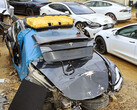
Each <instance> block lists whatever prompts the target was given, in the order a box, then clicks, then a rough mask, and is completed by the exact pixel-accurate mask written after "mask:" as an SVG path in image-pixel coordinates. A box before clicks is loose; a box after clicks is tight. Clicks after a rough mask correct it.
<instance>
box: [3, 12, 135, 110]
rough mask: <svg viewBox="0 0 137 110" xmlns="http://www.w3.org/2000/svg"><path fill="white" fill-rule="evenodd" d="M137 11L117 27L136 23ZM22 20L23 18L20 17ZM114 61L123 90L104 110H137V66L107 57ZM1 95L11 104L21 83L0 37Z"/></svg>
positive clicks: (109, 55) (5, 107)
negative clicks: (122, 79)
mask: <svg viewBox="0 0 137 110" xmlns="http://www.w3.org/2000/svg"><path fill="white" fill-rule="evenodd" d="M135 12H136V10H133V13H132V14H133V15H132V19H131V20H129V21H127V22H123V23H119V24H118V25H116V26H115V27H121V26H125V25H128V24H131V23H136V22H137V18H136V17H135ZM19 17H20V18H22V17H23V16H19ZM105 56H106V57H107V58H109V59H110V60H111V61H113V62H114V63H115V64H116V65H117V66H118V68H119V69H120V70H121V72H122V75H123V77H124V84H123V88H122V90H121V91H120V92H119V93H115V96H116V98H115V97H114V98H113V99H112V98H111V100H110V104H109V105H108V107H106V108H105V109H103V110H137V66H136V65H134V64H131V63H128V62H127V61H124V60H123V59H120V58H118V57H116V56H113V55H111V54H106V55H105ZM0 79H4V82H0V95H3V96H6V97H7V99H8V101H9V102H11V101H12V99H13V97H14V95H15V93H16V91H17V90H18V87H19V85H20V83H21V81H20V79H19V77H18V75H17V73H16V71H15V69H14V68H13V66H12V61H11V59H10V55H9V52H8V50H7V48H6V45H5V43H4V42H2V38H1V37H0ZM8 107H9V104H7V105H5V106H4V110H8Z"/></svg>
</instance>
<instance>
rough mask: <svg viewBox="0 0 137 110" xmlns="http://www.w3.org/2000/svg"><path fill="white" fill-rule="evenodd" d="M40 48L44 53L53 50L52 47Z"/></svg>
mask: <svg viewBox="0 0 137 110" xmlns="http://www.w3.org/2000/svg"><path fill="white" fill-rule="evenodd" d="M40 50H41V52H42V53H44V52H50V51H52V49H51V48H50V47H40Z"/></svg>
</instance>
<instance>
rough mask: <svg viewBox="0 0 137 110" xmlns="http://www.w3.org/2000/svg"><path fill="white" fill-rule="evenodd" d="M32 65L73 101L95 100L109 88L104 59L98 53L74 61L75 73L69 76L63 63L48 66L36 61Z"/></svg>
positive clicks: (66, 65)
mask: <svg viewBox="0 0 137 110" xmlns="http://www.w3.org/2000/svg"><path fill="white" fill-rule="evenodd" d="M32 64H33V65H35V67H36V68H37V69H38V70H39V71H41V72H42V73H43V74H44V75H45V76H46V77H47V78H48V79H49V80H50V81H51V82H52V83H53V84H54V85H55V86H56V87H57V88H58V89H59V90H60V91H62V92H63V93H64V95H65V96H67V97H68V98H70V99H73V100H84V99H92V98H95V97H97V96H99V95H101V94H102V93H104V92H105V91H106V90H107V88H108V70H107V67H106V65H105V63H104V61H103V59H102V58H101V57H100V56H98V55H97V54H96V53H93V57H87V58H83V59H78V60H73V61H72V65H73V67H74V68H75V73H73V74H71V75H68V76H67V75H65V74H64V73H63V71H62V64H61V62H58V63H55V64H46V63H45V62H38V61H37V60H36V61H33V62H32ZM64 68H65V71H67V68H68V64H67V63H66V64H65V62H64ZM57 71H58V72H57ZM85 85H86V86H85Z"/></svg>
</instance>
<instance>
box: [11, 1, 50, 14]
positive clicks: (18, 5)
mask: <svg viewBox="0 0 137 110" xmlns="http://www.w3.org/2000/svg"><path fill="white" fill-rule="evenodd" d="M48 3H50V2H49V1H48V0H9V4H10V5H12V6H13V7H14V9H15V13H16V14H26V15H28V16H32V15H39V10H40V8H41V7H42V6H44V5H46V4H48Z"/></svg>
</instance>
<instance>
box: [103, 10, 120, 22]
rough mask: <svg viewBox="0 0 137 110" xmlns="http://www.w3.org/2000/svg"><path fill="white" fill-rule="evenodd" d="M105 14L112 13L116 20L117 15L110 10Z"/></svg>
mask: <svg viewBox="0 0 137 110" xmlns="http://www.w3.org/2000/svg"><path fill="white" fill-rule="evenodd" d="M107 14H113V15H114V16H115V18H116V20H117V16H116V14H115V13H113V12H111V11H110V12H107V13H106V14H105V15H107Z"/></svg>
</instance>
